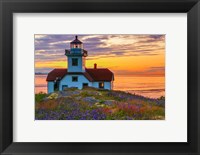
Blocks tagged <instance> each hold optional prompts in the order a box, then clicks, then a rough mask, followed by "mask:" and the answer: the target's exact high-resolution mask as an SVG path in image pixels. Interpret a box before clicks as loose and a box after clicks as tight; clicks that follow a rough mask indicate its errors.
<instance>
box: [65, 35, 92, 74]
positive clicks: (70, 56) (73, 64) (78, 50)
mask: <svg viewBox="0 0 200 155" xmlns="http://www.w3.org/2000/svg"><path fill="white" fill-rule="evenodd" d="M65 55H66V56H67V61H68V72H85V58H86V57H87V56H88V55H87V51H86V50H84V49H83V43H82V42H81V41H80V40H78V36H75V40H73V41H72V42H71V43H70V50H67V49H66V50H65Z"/></svg>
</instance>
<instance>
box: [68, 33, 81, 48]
mask: <svg viewBox="0 0 200 155" xmlns="http://www.w3.org/2000/svg"><path fill="white" fill-rule="evenodd" d="M70 48H71V49H77V48H78V49H83V43H82V42H81V41H80V40H78V36H75V39H74V40H73V41H72V42H71V43H70Z"/></svg>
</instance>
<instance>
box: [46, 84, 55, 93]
mask: <svg viewBox="0 0 200 155" xmlns="http://www.w3.org/2000/svg"><path fill="white" fill-rule="evenodd" d="M47 92H48V93H52V92H54V82H52V81H48V83H47Z"/></svg>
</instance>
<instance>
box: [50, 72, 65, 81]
mask: <svg viewBox="0 0 200 155" xmlns="http://www.w3.org/2000/svg"><path fill="white" fill-rule="evenodd" d="M66 74H67V69H54V70H52V71H51V72H50V73H49V74H48V76H47V81H54V80H56V78H60V79H62V78H63V77H64V76H65V75H66Z"/></svg>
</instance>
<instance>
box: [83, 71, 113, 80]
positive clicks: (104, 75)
mask: <svg viewBox="0 0 200 155" xmlns="http://www.w3.org/2000/svg"><path fill="white" fill-rule="evenodd" d="M85 71H86V72H87V73H88V74H89V75H90V76H91V77H92V78H93V80H94V81H112V80H114V74H113V73H112V72H111V71H110V70H109V69H107V68H96V69H94V68H87V69H85Z"/></svg>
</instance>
